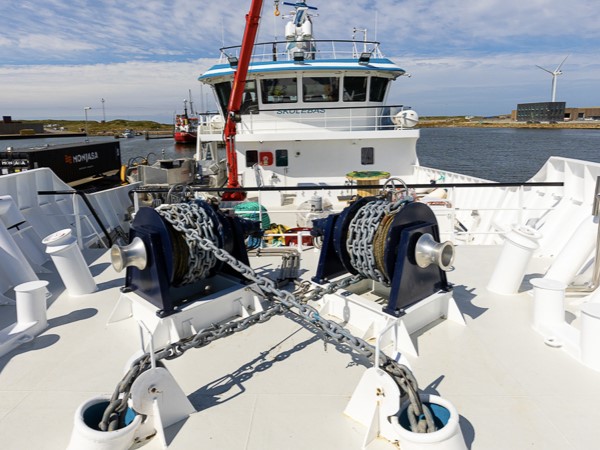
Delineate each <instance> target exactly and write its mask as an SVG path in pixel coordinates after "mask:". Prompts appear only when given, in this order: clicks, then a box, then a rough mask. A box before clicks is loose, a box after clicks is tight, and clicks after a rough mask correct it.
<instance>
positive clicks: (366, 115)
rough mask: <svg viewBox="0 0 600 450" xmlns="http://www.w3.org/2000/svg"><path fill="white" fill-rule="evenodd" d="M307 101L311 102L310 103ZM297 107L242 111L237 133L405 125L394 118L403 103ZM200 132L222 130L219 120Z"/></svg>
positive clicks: (346, 129)
mask: <svg viewBox="0 0 600 450" xmlns="http://www.w3.org/2000/svg"><path fill="white" fill-rule="evenodd" d="M309 105H310V104H309ZM319 105H322V103H317V104H315V107H313V108H311V107H307V104H306V103H303V104H302V107H297V104H296V103H287V104H286V107H284V108H281V107H279V108H273V109H263V110H260V111H259V112H258V113H253V114H249V115H242V122H241V123H240V124H239V125H238V132H239V133H240V134H254V133H258V132H266V133H272V132H278V133H280V132H290V131H299V130H311V131H315V130H319V129H321V130H322V131H380V130H402V129H406V127H403V126H402V125H401V124H398V125H396V124H395V123H394V122H393V118H394V116H395V115H396V114H397V113H399V112H400V111H406V110H409V109H410V108H406V107H404V106H403V105H390V106H364V107H363V106H359V107H357V106H352V107H331V108H323V107H321V106H319ZM199 132H200V134H208V135H210V134H222V133H223V128H222V122H219V123H216V124H208V125H206V126H201V127H200V128H199Z"/></svg>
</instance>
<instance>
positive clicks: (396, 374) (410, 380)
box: [99, 205, 436, 432]
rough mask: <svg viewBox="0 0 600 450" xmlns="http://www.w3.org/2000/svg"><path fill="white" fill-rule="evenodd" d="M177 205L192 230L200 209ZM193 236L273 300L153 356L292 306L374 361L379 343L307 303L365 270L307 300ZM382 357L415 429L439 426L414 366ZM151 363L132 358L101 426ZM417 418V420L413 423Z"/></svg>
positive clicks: (109, 425) (112, 422) (118, 411)
mask: <svg viewBox="0 0 600 450" xmlns="http://www.w3.org/2000/svg"><path fill="white" fill-rule="evenodd" d="M163 206H166V207H169V206H175V205H162V206H161V207H159V208H163ZM178 206H179V207H178V208H169V209H168V210H167V208H163V210H162V211H161V215H162V214H165V215H168V216H169V219H167V220H169V221H170V223H174V224H175V225H174V226H175V227H177V228H176V229H177V230H178V231H180V232H182V233H186V231H187V230H188V229H192V230H193V231H194V230H197V227H194V226H193V225H192V224H191V221H192V217H196V216H197V215H196V214H194V212H193V211H194V210H196V209H200V208H197V207H196V208H188V207H182V206H183V205H178ZM165 210H167V211H165ZM187 214H190V216H187ZM177 215H185V216H187V217H185V218H183V219H181V218H178V217H174V216H177ZM163 217H164V216H163ZM171 220H173V222H171ZM202 226H203V225H202ZM190 240H193V242H194V246H197V248H198V249H201V250H203V252H201V253H206V254H210V255H211V256H212V257H214V258H216V259H218V260H219V261H222V262H225V263H226V264H228V265H229V266H230V267H231V268H233V269H234V270H236V271H237V272H238V273H240V274H242V275H243V276H244V277H245V278H246V279H248V280H250V281H252V282H253V283H254V284H255V287H256V288H257V289H258V290H259V291H260V293H261V294H262V296H263V297H265V298H266V299H269V300H271V302H270V304H269V306H268V307H267V308H266V309H265V310H264V311H262V312H260V313H256V314H253V315H251V316H249V317H247V318H244V319H242V320H236V321H232V322H228V323H226V324H222V325H213V326H211V327H210V328H207V329H204V330H201V331H200V332H198V333H197V334H196V335H194V336H191V337H188V338H184V339H182V340H180V341H178V342H176V343H173V344H170V345H169V346H167V347H165V348H164V349H162V350H159V351H157V352H156V353H155V358H156V360H157V361H158V360H161V359H167V360H169V359H174V358H177V357H179V356H181V355H182V354H183V353H185V352H186V351H187V350H189V349H191V348H201V347H204V346H206V345H208V344H210V343H211V342H213V341H214V340H216V339H219V338H222V337H226V336H230V335H232V334H234V333H236V332H239V331H243V330H245V329H247V328H248V327H249V326H251V325H254V324H256V323H263V322H266V321H267V320H269V319H270V318H271V317H273V316H274V315H276V314H281V313H282V312H283V311H284V310H290V311H292V310H293V309H295V310H296V311H297V313H296V314H297V315H298V316H300V317H301V318H303V319H305V320H307V321H308V322H310V323H311V324H312V325H314V326H316V327H317V328H319V329H320V330H321V331H322V332H323V333H324V334H325V335H326V338H328V339H330V340H332V341H335V342H337V343H338V344H341V345H346V346H348V347H349V348H350V349H352V350H354V351H356V352H358V353H360V354H362V355H364V356H365V357H366V358H368V359H369V360H370V361H371V362H372V363H374V361H375V348H374V347H373V345H371V344H369V343H368V342H366V341H365V340H364V339H361V338H359V337H356V336H354V335H352V334H351V333H350V331H348V330H347V329H346V328H344V327H343V326H341V325H340V324H338V323H337V322H335V321H332V320H327V319H325V318H323V317H322V316H321V315H320V314H319V311H318V310H317V309H316V308H314V307H313V306H310V305H308V304H307V303H306V302H307V301H309V300H310V301H314V300H319V299H320V298H322V297H323V296H325V295H327V294H332V293H334V292H336V291H337V290H339V289H342V288H346V287H349V286H350V285H351V284H354V283H357V282H359V281H361V280H363V279H364V278H365V276H364V275H362V274H358V275H353V276H349V277H346V278H344V279H342V280H340V281H338V282H334V283H330V284H329V285H328V286H327V287H326V288H321V287H317V288H315V289H314V290H313V291H312V292H311V293H310V294H309V295H307V296H305V298H304V300H300V299H297V298H296V297H295V296H294V294H292V293H291V292H288V291H284V290H281V289H278V288H277V285H276V283H275V282H274V281H273V280H271V279H269V278H266V277H263V276H259V275H257V274H256V272H255V271H254V270H253V269H252V268H251V267H249V266H247V265H246V264H244V263H242V262H241V261H239V260H238V259H236V258H234V257H233V256H232V255H231V254H229V253H228V252H226V251H225V250H223V249H221V248H219V247H218V245H216V243H215V242H214V241H213V240H211V239H209V238H202V237H198V236H197V235H196V236H194V237H193V238H190V239H186V241H187V242H189V241H190ZM194 249H195V250H196V247H194ZM379 357H380V361H381V369H383V370H384V371H386V372H387V373H388V374H389V375H390V376H391V377H392V378H393V379H394V381H395V382H396V383H397V385H398V386H399V388H400V390H401V392H402V394H403V395H407V396H408V399H409V402H410V405H411V407H410V408H409V420H410V422H411V429H412V430H413V431H415V432H417V431H419V432H432V431H435V430H436V428H435V425H434V422H433V419H432V417H431V413H430V412H425V411H426V410H427V407H425V406H424V405H423V404H422V403H421V400H420V398H419V395H418V393H417V392H418V384H417V381H416V379H415V378H414V375H413V373H412V372H411V371H410V369H408V368H407V367H406V366H404V365H402V364H399V363H398V362H396V361H395V360H393V359H392V358H390V357H389V356H387V355H386V354H385V353H383V352H380V356H379ZM149 367H150V356H149V355H148V354H146V355H144V356H142V357H140V358H138V359H137V360H136V361H134V363H133V364H132V366H131V368H130V370H129V371H128V372H127V374H126V375H125V377H124V378H123V379H122V380H121V382H120V383H119V384H118V385H117V387H116V389H115V391H114V393H113V395H112V398H111V400H110V403H109V406H108V407H107V409H106V410H105V412H104V415H103V418H102V421H101V422H100V425H99V427H100V429H101V430H103V431H107V430H113V429H118V428H120V427H121V426H122V423H121V422H122V420H123V416H124V412H125V410H126V408H127V400H128V398H129V392H130V390H131V385H132V384H133V382H134V381H135V379H136V378H137V377H138V376H139V375H140V374H141V373H143V372H144V371H146V370H148V369H149ZM413 423H414V425H415V426H414V427H413Z"/></svg>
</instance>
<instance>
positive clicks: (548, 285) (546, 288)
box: [531, 278, 567, 337]
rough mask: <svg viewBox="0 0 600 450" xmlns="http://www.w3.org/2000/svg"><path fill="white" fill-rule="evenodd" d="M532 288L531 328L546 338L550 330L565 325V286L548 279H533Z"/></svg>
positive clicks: (550, 333) (550, 335) (550, 332)
mask: <svg viewBox="0 0 600 450" xmlns="http://www.w3.org/2000/svg"><path fill="white" fill-rule="evenodd" d="M531 284H532V286H533V324H532V325H533V328H534V329H535V330H536V331H538V332H540V333H542V334H545V335H548V336H547V337H552V334H553V333H552V330H553V329H556V328H557V327H560V326H561V325H562V324H563V323H565V305H564V300H565V290H566V288H567V284H566V283H563V282H562V281H557V280H551V279H549V278H534V279H533V280H531Z"/></svg>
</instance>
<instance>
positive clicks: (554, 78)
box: [536, 55, 569, 102]
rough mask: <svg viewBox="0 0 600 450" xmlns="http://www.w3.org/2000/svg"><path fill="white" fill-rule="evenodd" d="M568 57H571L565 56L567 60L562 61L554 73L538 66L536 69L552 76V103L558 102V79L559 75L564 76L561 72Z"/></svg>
mask: <svg viewBox="0 0 600 450" xmlns="http://www.w3.org/2000/svg"><path fill="white" fill-rule="evenodd" d="M568 57H569V55H567V56H565V59H563V60H562V62H561V63H560V64H559V65H558V67H557V68H556V69H554V71H551V70H548V69H544V68H543V67H542V66H538V65H537V64H536V67H539V68H540V69H542V70H543V71H545V72H548V73H549V74H550V75H552V101H553V102H555V101H556V77H557V76H559V75H562V70H560V68H561V67H562V65H563V64H564V63H565V61H566V60H567V58H568Z"/></svg>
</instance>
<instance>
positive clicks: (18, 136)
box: [0, 133, 85, 141]
mask: <svg viewBox="0 0 600 450" xmlns="http://www.w3.org/2000/svg"><path fill="white" fill-rule="evenodd" d="M61 137H85V133H38V134H0V140H3V141H4V140H12V139H44V138H61Z"/></svg>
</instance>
